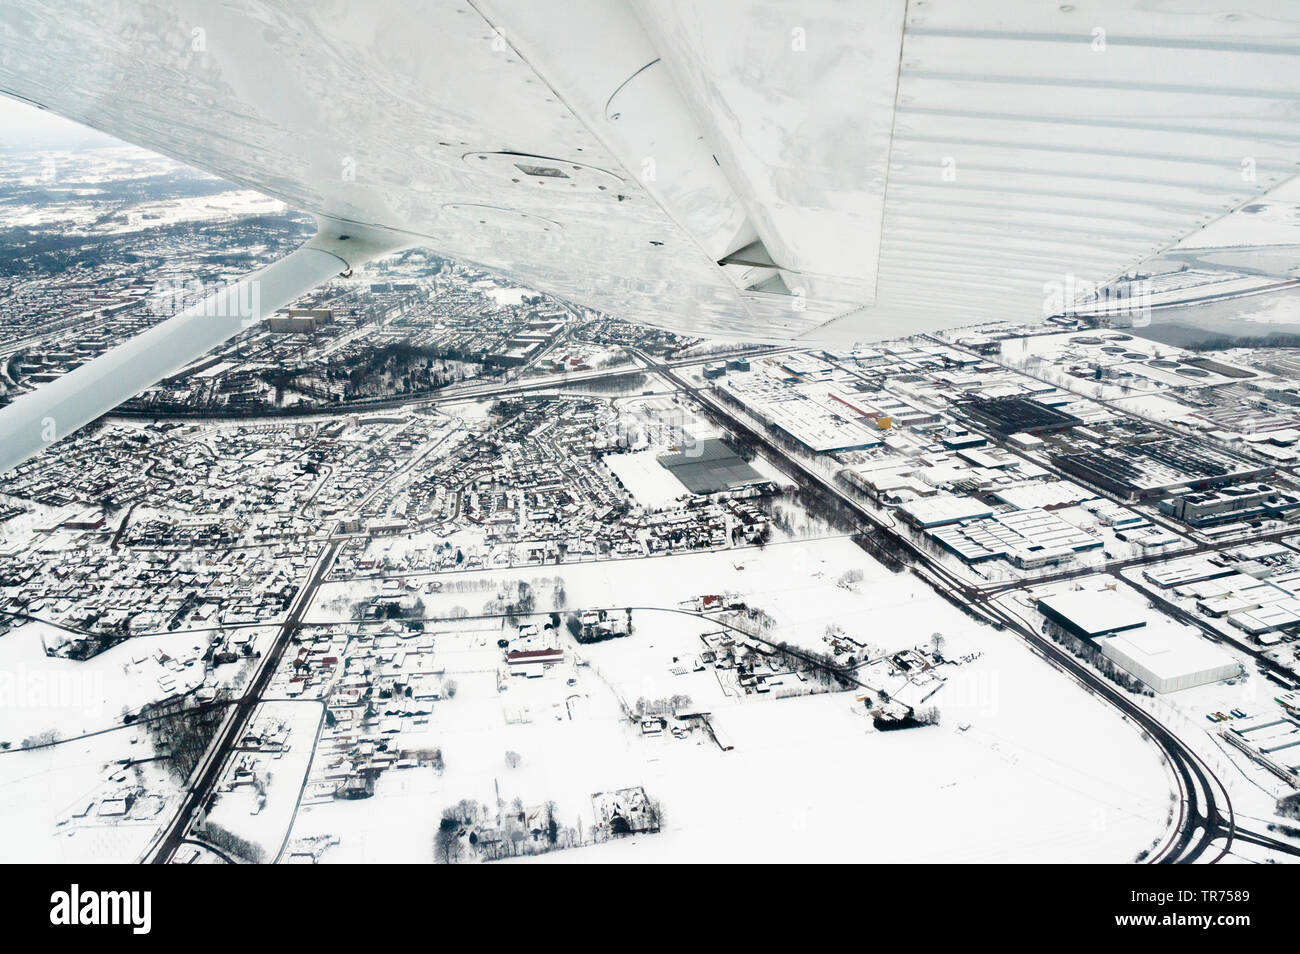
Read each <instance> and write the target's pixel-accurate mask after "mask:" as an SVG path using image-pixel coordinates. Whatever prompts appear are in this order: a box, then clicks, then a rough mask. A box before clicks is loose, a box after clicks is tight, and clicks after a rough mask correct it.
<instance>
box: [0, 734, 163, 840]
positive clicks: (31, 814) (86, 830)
mask: <svg viewBox="0 0 1300 954" xmlns="http://www.w3.org/2000/svg"><path fill="white" fill-rule="evenodd" d="M150 753H151V749H150V746H149V743H148V741H147V740H145V739H143V738H142V733H141V732H139V731H138V730H136V729H121V730H118V731H115V732H110V733H107V734H105V735H99V736H95V737H93V738H89V739H78V740H76V741H73V742H65V743H63V744H61V745H55V746H51V747H49V748H45V749H37V750H35V751H31V752H17V751H9V752H0V863H5V864H9V863H17V862H22V863H34V862H42V863H45V862H61V863H69V864H71V863H76V864H86V863H100V862H114V863H122V862H130V861H134V860H135V859H136V858H138V857H139V856H140V854H141V853H142V852H143V851H144V849H145V848H146V847H147V846H148V844H149V843H150V841H151V840H152V838H153V835H154V833H155V832H156V831H157V828H158V825H159V824H160V819H162V818H165V817H166V815H167V811H166V810H167V809H168V808H169V807H170V805H171V804H173V802H171V801H170V799H174V797H175V788H174V784H173V783H171V781H170V780H169V779H166V778H164V777H163V775H162V770H161V769H158V768H156V767H154V766H153V765H146V766H143V767H142V770H143V771H144V772H145V775H144V778H145V783H146V787H147V788H149V789H150V790H151V791H152V792H166V793H167V795H166V798H167V799H168V800H169V801H166V802H164V801H163V800H162V799H161V798H160V796H158V795H150V796H149V797H148V798H147V799H145V800H143V801H141V802H140V804H139V805H138V807H134V806H133V810H132V811H131V812H130V814H129V815H127V816H125V817H122V818H110V817H105V816H103V815H101V814H99V812H100V805H101V804H102V802H103V796H111V795H113V794H115V791H114V789H115V788H116V786H115V785H114V784H113V783H112V782H111V781H110V775H111V774H114V773H115V772H116V771H118V769H117V766H116V764H115V763H116V762H117V761H118V760H119V759H126V758H141V757H148V756H149V754H150ZM92 803H93V804H94V806H95V807H93V808H92V809H91V811H90V812H89V814H88V815H87V816H86V817H85V818H84V819H77V818H74V817H73V816H74V815H75V814H76V813H78V812H80V811H84V810H85V808H86V807H87V806H88V805H91V804H92Z"/></svg>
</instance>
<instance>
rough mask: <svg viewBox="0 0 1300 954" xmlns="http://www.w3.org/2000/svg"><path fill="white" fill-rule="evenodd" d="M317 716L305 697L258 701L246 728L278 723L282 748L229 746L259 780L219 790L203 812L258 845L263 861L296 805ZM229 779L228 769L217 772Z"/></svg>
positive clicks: (275, 849)
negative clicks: (282, 732) (209, 808)
mask: <svg viewBox="0 0 1300 954" xmlns="http://www.w3.org/2000/svg"><path fill="white" fill-rule="evenodd" d="M321 717H322V709H321V706H320V705H319V704H318V703H315V702H310V701H306V700H304V701H301V702H293V701H273V702H266V703H263V704H262V705H261V706H259V707H258V710H257V713H256V715H255V716H254V717H253V721H252V722H251V723H250V726H249V732H250V733H252V732H269V731H271V730H272V729H273V728H275V727H279V726H283V729H284V730H285V731H286V735H285V747H284V751H283V752H269V751H261V752H250V751H245V750H237V751H236V752H234V753H233V754H232V758H234V759H235V760H236V763H237V764H238V763H241V762H242V763H244V764H245V765H247V766H248V767H249V768H250V769H251V770H252V772H253V774H254V775H255V776H256V777H257V780H258V784H256V785H255V784H254V783H253V782H252V780H251V779H250V780H249V781H248V782H246V783H244V784H240V785H238V786H236V787H235V788H233V789H231V790H222V791H221V794H220V796H219V797H218V798H217V803H216V805H215V806H214V808H213V809H212V812H211V814H210V815H209V816H208V819H207V821H208V824H209V825H214V824H215V825H220V826H221V827H222V828H224V829H225V830H226V831H229V832H233V833H234V834H235V835H237V836H239V837H240V838H243V839H246V840H247V841H249V842H252V843H253V844H255V845H258V846H259V847H260V848H261V849H262V851H263V852H264V857H265V859H266V860H267V861H273V860H275V858H276V856H277V855H278V854H279V852H280V846H281V845H282V844H283V842H284V841H285V839H286V837H287V834H288V829H289V826H290V824H291V823H292V821H293V817H294V812H295V811H296V810H297V806H298V796H299V793H300V792H301V791H302V786H303V780H304V778H305V776H306V774H307V765H308V762H309V761H310V760H311V756H312V751H313V748H314V746H315V743H316V732H317V727H318V726H319V725H320V722H321ZM230 782H231V775H230V773H229V772H228V771H227V772H226V773H225V774H224V775H223V777H222V785H223V786H226V785H229V784H230Z"/></svg>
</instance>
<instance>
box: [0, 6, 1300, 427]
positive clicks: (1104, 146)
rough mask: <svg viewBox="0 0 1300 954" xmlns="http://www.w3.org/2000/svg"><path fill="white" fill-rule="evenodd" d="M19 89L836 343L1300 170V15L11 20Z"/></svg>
mask: <svg viewBox="0 0 1300 954" xmlns="http://www.w3.org/2000/svg"><path fill="white" fill-rule="evenodd" d="M0 92H4V93H8V94H9V95H11V96H16V97H18V98H21V99H23V100H26V101H28V102H31V103H35V104H38V105H40V106H42V107H45V108H47V109H50V110H52V111H54V112H57V113H59V114H61V115H63V116H67V117H70V118H72V119H75V120H77V121H79V122H82V123H85V124H86V125H89V126H92V127H95V128H97V129H100V130H103V131H104V132H107V133H110V134H112V135H114V136H116V137H119V138H121V139H123V140H125V141H127V142H131V143H136V144H139V145H141V146H145V147H148V148H150V149H152V150H155V151H157V152H159V153H162V154H164V155H168V156H171V157H173V158H175V159H178V160H180V161H182V162H185V163H188V164H190V165H192V166H195V167H198V168H200V169H204V170H207V171H209V172H212V173H215V174H217V175H219V176H222V177H224V178H226V179H229V180H231V181H234V182H237V183H240V184H243V185H246V186H248V187H250V188H254V189H257V190H260V191H262V192H264V193H266V194H269V195H272V196H275V197H276V198H279V199H281V200H283V201H284V202H286V203H287V204H288V205H290V206H291V207H293V208H296V209H300V210H304V211H308V212H312V213H314V214H316V215H317V216H318V217H320V218H321V219H322V221H325V222H327V223H330V224H329V228H330V229H332V230H334V231H335V232H337V231H339V230H342V229H345V228H353V229H360V228H363V227H368V228H372V229H375V230H377V231H379V232H384V233H385V234H388V235H390V236H393V237H394V241H396V237H397V236H400V237H401V240H402V241H403V242H406V243H408V244H419V245H422V246H425V247H428V248H430V249H431V250H433V251H435V252H437V253H439V254H443V255H446V256H448V257H452V258H458V259H462V260H466V261H470V262H474V263H477V264H480V265H482V266H484V267H486V268H488V269H491V270H493V271H496V272H498V273H500V274H501V275H503V276H507V277H509V278H511V279H513V280H515V281H517V282H519V283H520V284H522V285H525V286H528V287H532V288H536V289H539V290H541V291H545V292H548V293H550V294H553V295H556V296H559V297H561V298H565V299H569V300H572V301H574V302H578V303H581V304H584V305H589V306H591V307H594V308H598V309H601V310H603V311H605V312H608V313H609V314H612V315H615V316H618V317H622V318H627V319H630V320H634V321H638V322H643V323H646V324H650V325H655V326H658V327H663V328H668V329H671V330H675V331H681V332H685V333H688V334H693V335H705V336H717V337H723V338H732V339H743V340H756V341H790V340H801V341H808V342H820V341H833V342H839V343H848V342H854V341H871V340H881V339H886V338H891V337H898V336H903V335H909V334H915V333H918V332H922V331H931V330H937V329H941V328H948V327H958V326H961V325H965V324H971V323H975V322H979V321H985V320H993V319H1032V318H1036V317H1040V316H1042V314H1043V308H1044V301H1045V300H1046V299H1049V298H1051V297H1052V296H1053V292H1052V291H1051V290H1052V289H1057V288H1060V287H1062V286H1065V287H1075V286H1076V284H1077V285H1080V286H1082V285H1085V284H1086V283H1088V282H1093V283H1104V282H1107V281H1109V280H1111V279H1113V278H1115V277H1117V276H1121V275H1123V274H1125V273H1126V272H1127V271H1128V270H1130V269H1133V268H1134V267H1136V266H1137V265H1139V264H1140V263H1141V262H1142V261H1144V260H1145V259H1146V258H1148V257H1150V256H1151V255H1153V254H1156V253H1159V252H1160V251H1162V250H1164V249H1167V248H1169V247H1170V246H1171V245H1173V244H1175V243H1177V242H1179V241H1180V240H1182V239H1184V238H1186V237H1187V236H1189V235H1191V234H1193V233H1195V232H1196V231H1197V230H1198V229H1201V228H1203V227H1204V226H1206V225H1207V224H1208V223H1210V222H1213V221H1214V220H1216V219H1218V218H1220V217H1221V216H1223V215H1225V214H1227V213H1229V212H1231V211H1232V210H1234V209H1236V208H1238V207H1240V206H1242V205H1243V204H1245V203H1248V202H1251V201H1253V200H1255V199H1256V198H1257V197H1258V196H1260V195H1261V194H1263V193H1265V192H1267V191H1268V190H1269V189H1271V188H1273V187H1274V186H1276V185H1278V184H1279V183H1281V182H1283V181H1285V180H1286V179H1288V178H1290V177H1291V176H1293V175H1294V174H1295V173H1296V171H1297V166H1296V162H1297V158H1300V157H1298V155H1297V147H1298V146H1300V8H1297V7H1296V6H1295V5H1294V4H1291V3H1288V2H1286V0H1244V2H1241V3H1238V4H1235V5H1234V6H1233V8H1232V11H1230V12H1223V6H1222V5H1221V4H1215V3H1210V2H1207V0H1186V2H1183V3H1180V4H1178V5H1176V6H1172V5H1166V4H1152V3H1150V2H1147V0H1096V2H1092V0H1089V2H1082V0H1081V2H1079V3H1077V4H1072V3H1060V4H1057V3H1050V4H1040V3H1017V2H1012V0H991V2H988V3H980V4H971V3H968V2H962V0H910V2H908V0H802V2H800V3H797V4H792V3H787V2H779V0H710V2H708V3H697V2H691V0H564V2H559V0H556V2H542V0H386V2H383V3H361V2H349V0H297V2H290V0H227V2H223V3H221V4H216V3H211V2H209V0H6V2H5V3H4V5H3V7H0ZM381 244H382V243H381ZM303 290H305V289H303ZM1058 294H1059V293H1058ZM24 400H26V398H20V399H19V400H18V401H16V402H15V403H14V405H13V406H12V407H13V408H16V407H18V406H19V405H21V404H22V402H23V401H24ZM108 406H111V405H106V407H105V409H106V408H107V407H108ZM8 410H10V409H6V411H3V412H0V415H2V414H4V413H7V412H8Z"/></svg>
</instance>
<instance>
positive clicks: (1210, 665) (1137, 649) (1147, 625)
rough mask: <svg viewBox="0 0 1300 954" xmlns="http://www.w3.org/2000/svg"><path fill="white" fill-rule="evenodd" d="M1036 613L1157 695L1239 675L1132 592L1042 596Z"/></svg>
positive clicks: (1220, 654) (1222, 656) (1221, 655)
mask: <svg viewBox="0 0 1300 954" xmlns="http://www.w3.org/2000/svg"><path fill="white" fill-rule="evenodd" d="M1038 609H1039V611H1040V612H1042V614H1043V615H1044V616H1045V617H1047V619H1048V620H1049V621H1050V622H1051V623H1053V624H1055V625H1057V626H1059V627H1060V628H1061V629H1062V630H1064V631H1065V632H1068V633H1070V634H1071V635H1073V636H1077V637H1079V638H1081V639H1086V640H1089V641H1091V642H1092V643H1093V644H1094V645H1095V646H1096V647H1097V648H1098V649H1099V650H1100V651H1101V654H1102V655H1103V656H1105V657H1106V658H1107V659H1109V660H1110V661H1111V662H1113V663H1115V664H1116V665H1117V666H1119V667H1120V668H1122V669H1124V670H1125V671H1126V672H1128V673H1130V674H1132V675H1133V676H1135V677H1137V678H1138V679H1140V680H1142V682H1143V683H1145V684H1146V685H1147V686H1149V687H1150V688H1151V689H1152V690H1154V691H1155V692H1160V693H1165V692H1177V691H1179V690H1180V689H1190V688H1192V687H1193V686H1203V685H1206V684H1208V683H1212V682H1218V681H1219V680H1221V679H1231V678H1233V677H1234V676H1236V675H1238V674H1239V673H1240V672H1241V665H1240V663H1238V662H1237V660H1236V659H1234V658H1233V657H1232V656H1231V655H1229V654H1228V653H1227V652H1226V651H1225V650H1223V649H1222V648H1220V647H1219V646H1217V645H1215V644H1214V643H1212V642H1210V641H1209V640H1207V639H1205V638H1204V637H1202V636H1201V635H1200V634H1199V633H1197V632H1196V631H1194V630H1192V629H1189V628H1187V627H1185V626H1182V625H1180V624H1178V623H1175V622H1173V621H1172V620H1170V619H1168V618H1166V617H1164V616H1161V615H1158V614H1156V613H1153V612H1152V611H1150V610H1149V609H1148V608H1147V606H1146V605H1145V603H1143V602H1142V601H1140V600H1139V599H1137V598H1135V597H1133V596H1132V595H1131V594H1128V593H1120V592H1118V591H1116V590H1068V591H1065V592H1061V593H1055V594H1051V595H1048V596H1042V597H1040V598H1039V600H1038Z"/></svg>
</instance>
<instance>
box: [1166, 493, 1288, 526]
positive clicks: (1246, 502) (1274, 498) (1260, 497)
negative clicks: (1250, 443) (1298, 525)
mask: <svg viewBox="0 0 1300 954" xmlns="http://www.w3.org/2000/svg"><path fill="white" fill-rule="evenodd" d="M1297 510H1300V497H1296V496H1295V495H1293V494H1288V493H1283V492H1281V491H1279V490H1277V489H1276V488H1274V487H1271V486H1270V485H1268V484H1259V483H1251V484H1242V485H1240V486H1236V487H1223V488H1221V489H1219V490H1203V491H1196V492H1192V493H1185V494H1177V495H1175V496H1173V497H1169V498H1167V499H1165V500H1162V501H1160V512H1161V513H1163V514H1167V515H1168V516H1171V517H1175V518H1177V519H1178V520H1181V521H1183V523H1185V524H1188V525H1189V526H1192V527H1207V526H1212V525H1214V524H1217V523H1226V522H1230V521H1235V520H1253V519H1256V518H1258V517H1267V518H1270V519H1276V518H1280V517H1285V516H1287V515H1288V514H1291V513H1294V512H1296V511H1297Z"/></svg>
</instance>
